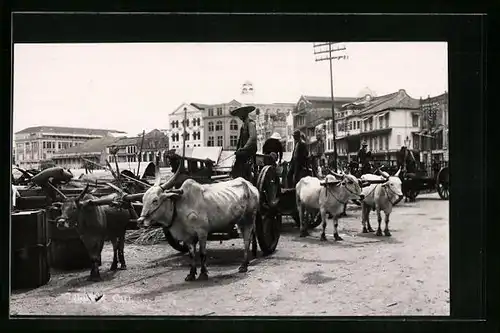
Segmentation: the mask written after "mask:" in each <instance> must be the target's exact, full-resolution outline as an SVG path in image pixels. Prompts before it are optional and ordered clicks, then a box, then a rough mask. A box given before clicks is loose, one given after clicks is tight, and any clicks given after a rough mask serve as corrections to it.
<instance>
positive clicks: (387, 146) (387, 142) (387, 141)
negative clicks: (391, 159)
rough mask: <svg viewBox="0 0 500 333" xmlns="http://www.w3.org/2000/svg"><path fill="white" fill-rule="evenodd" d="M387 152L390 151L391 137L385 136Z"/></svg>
mask: <svg viewBox="0 0 500 333" xmlns="http://www.w3.org/2000/svg"><path fill="white" fill-rule="evenodd" d="M385 150H389V136H388V135H386V136H385Z"/></svg>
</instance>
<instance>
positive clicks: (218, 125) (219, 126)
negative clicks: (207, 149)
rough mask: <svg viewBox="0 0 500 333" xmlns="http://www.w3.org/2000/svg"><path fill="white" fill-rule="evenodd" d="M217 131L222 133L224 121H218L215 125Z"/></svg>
mask: <svg viewBox="0 0 500 333" xmlns="http://www.w3.org/2000/svg"><path fill="white" fill-rule="evenodd" d="M215 130H216V131H222V121H220V120H217V122H216V123H215Z"/></svg>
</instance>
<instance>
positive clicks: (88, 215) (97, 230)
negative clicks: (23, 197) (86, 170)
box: [53, 185, 129, 281]
mask: <svg viewBox="0 0 500 333" xmlns="http://www.w3.org/2000/svg"><path fill="white" fill-rule="evenodd" d="M88 188H89V185H87V186H86V187H85V189H84V190H83V191H82V192H81V193H80V195H79V196H78V197H76V198H67V197H65V200H64V202H62V203H61V202H56V203H54V204H53V207H54V208H56V209H58V208H60V209H61V215H60V216H59V217H57V218H56V219H55V222H56V226H57V228H58V229H76V231H77V232H78V234H79V235H80V238H81V240H82V242H83V244H84V245H85V248H86V249H87V251H88V253H89V256H90V260H91V270H90V276H89V277H88V280H90V281H101V280H102V279H101V276H100V274H99V266H100V264H101V252H102V248H103V246H104V241H105V240H106V238H109V240H110V241H111V243H112V244H113V262H112V263H111V267H110V270H111V271H115V270H116V269H117V268H118V261H120V269H122V270H124V269H126V268H127V265H126V264H125V256H124V246H125V231H126V226H127V223H128V221H129V212H128V211H127V210H126V209H122V208H119V207H115V206H113V205H95V203H96V202H98V201H99V200H117V199H119V195H118V194H117V193H113V194H109V195H107V196H104V197H101V198H97V197H95V196H93V195H92V194H90V193H87V191H88Z"/></svg>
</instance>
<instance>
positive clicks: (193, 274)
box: [184, 241, 196, 281]
mask: <svg viewBox="0 0 500 333" xmlns="http://www.w3.org/2000/svg"><path fill="white" fill-rule="evenodd" d="M187 246H188V248H189V258H190V259H191V269H190V271H189V274H188V275H187V276H186V278H185V279H184V280H185V281H194V280H196V243H195V242H194V241H191V242H189V243H188V244H187Z"/></svg>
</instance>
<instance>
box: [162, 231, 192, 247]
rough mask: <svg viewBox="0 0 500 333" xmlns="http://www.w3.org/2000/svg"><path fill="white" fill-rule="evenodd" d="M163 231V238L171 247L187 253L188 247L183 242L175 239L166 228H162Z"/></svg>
mask: <svg viewBox="0 0 500 333" xmlns="http://www.w3.org/2000/svg"><path fill="white" fill-rule="evenodd" d="M163 233H164V234H165V239H166V240H167V242H168V244H170V246H171V247H173V248H174V249H176V250H177V251H179V252H181V253H187V252H188V251H189V249H188V247H187V246H186V245H185V244H184V243H181V242H180V241H178V240H177V239H175V238H174V236H172V234H171V233H170V231H169V230H168V229H167V228H163Z"/></svg>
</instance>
